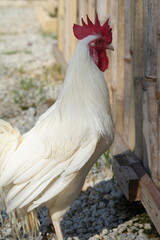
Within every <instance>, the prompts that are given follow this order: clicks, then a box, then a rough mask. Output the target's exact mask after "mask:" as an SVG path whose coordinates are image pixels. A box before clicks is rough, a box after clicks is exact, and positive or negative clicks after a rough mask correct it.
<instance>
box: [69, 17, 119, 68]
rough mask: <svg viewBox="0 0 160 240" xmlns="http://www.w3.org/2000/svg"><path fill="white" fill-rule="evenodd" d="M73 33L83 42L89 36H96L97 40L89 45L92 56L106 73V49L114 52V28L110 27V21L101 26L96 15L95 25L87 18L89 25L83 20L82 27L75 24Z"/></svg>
mask: <svg viewBox="0 0 160 240" xmlns="http://www.w3.org/2000/svg"><path fill="white" fill-rule="evenodd" d="M73 32H74V35H75V37H76V38H77V39H79V40H81V39H84V38H86V37H88V36H89V35H96V36H97V38H96V39H94V40H92V41H91V42H90V43H89V51H90V55H91V57H92V59H93V61H94V63H95V64H96V65H97V66H98V68H99V69H100V70H101V71H102V72H104V71H105V70H106V69H107V68H108V57H107V54H106V49H110V50H114V49H113V47H112V45H111V42H112V28H111V27H110V26H109V19H107V21H106V22H105V23H104V24H103V25H102V26H101V25H100V21H99V19H98V15H97V14H96V20H95V24H93V23H92V22H91V20H90V19H89V17H88V16H87V24H86V23H85V22H84V20H83V18H82V26H81V25H77V24H74V26H73Z"/></svg>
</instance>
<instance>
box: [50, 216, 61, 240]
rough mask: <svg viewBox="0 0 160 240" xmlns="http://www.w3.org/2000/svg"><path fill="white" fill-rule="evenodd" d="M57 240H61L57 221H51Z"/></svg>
mask: <svg viewBox="0 0 160 240" xmlns="http://www.w3.org/2000/svg"><path fill="white" fill-rule="evenodd" d="M52 222H53V225H54V229H55V232H56V235H57V238H58V240H63V234H62V230H61V226H60V222H59V221H55V220H52Z"/></svg>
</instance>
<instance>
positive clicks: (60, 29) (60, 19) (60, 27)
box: [58, 0, 64, 52]
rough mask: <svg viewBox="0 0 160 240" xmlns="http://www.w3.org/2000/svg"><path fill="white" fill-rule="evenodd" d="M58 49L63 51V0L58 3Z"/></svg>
mask: <svg viewBox="0 0 160 240" xmlns="http://www.w3.org/2000/svg"><path fill="white" fill-rule="evenodd" d="M58 49H59V50H60V52H63V51H64V0H59V1H58Z"/></svg>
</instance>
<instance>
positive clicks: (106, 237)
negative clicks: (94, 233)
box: [103, 236, 113, 240]
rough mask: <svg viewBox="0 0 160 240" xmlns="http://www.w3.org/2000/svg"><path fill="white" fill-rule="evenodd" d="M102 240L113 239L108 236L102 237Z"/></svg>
mask: <svg viewBox="0 0 160 240" xmlns="http://www.w3.org/2000/svg"><path fill="white" fill-rule="evenodd" d="M103 239H104V240H113V238H112V237H110V236H104V237H103Z"/></svg>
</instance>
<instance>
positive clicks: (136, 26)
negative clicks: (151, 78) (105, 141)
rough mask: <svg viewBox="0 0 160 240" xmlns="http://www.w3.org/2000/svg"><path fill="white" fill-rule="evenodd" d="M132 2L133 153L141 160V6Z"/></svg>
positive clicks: (139, 1) (137, 0) (141, 4)
mask: <svg viewBox="0 0 160 240" xmlns="http://www.w3.org/2000/svg"><path fill="white" fill-rule="evenodd" d="M132 2H133V12H134V14H133V15H132V16H133V20H132V22H133V38H132V40H133V42H132V45H133V54H134V58H133V79H134V100H135V153H136V155H137V156H138V157H139V158H140V159H142V152H143V151H142V80H143V61H144V58H143V50H142V49H143V43H144V40H143V37H144V36H143V4H144V2H143V1H141V0H135V1H132Z"/></svg>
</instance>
